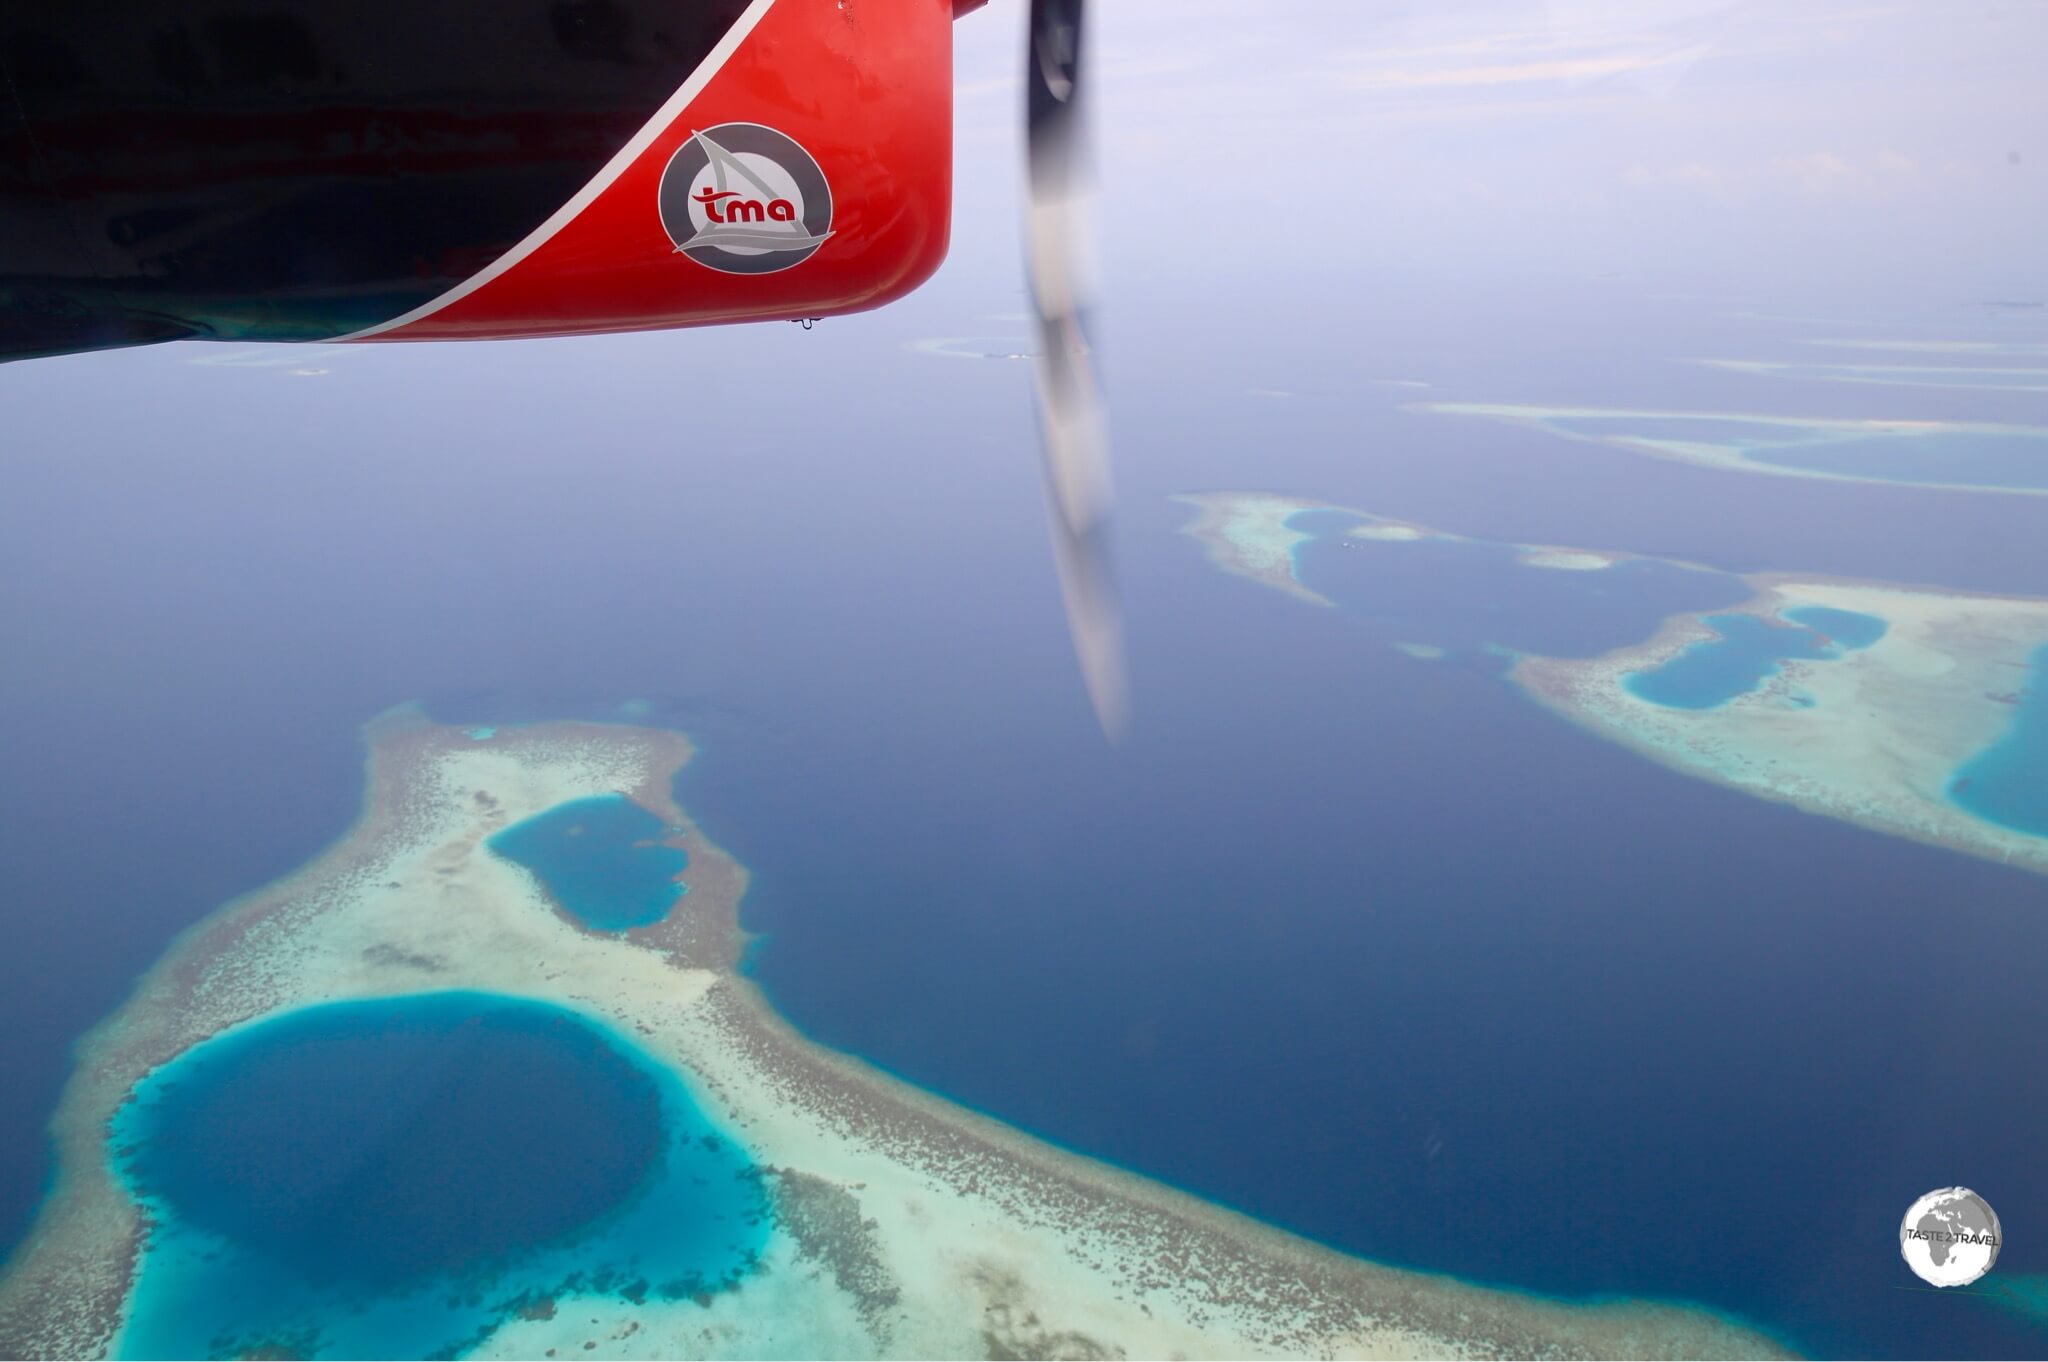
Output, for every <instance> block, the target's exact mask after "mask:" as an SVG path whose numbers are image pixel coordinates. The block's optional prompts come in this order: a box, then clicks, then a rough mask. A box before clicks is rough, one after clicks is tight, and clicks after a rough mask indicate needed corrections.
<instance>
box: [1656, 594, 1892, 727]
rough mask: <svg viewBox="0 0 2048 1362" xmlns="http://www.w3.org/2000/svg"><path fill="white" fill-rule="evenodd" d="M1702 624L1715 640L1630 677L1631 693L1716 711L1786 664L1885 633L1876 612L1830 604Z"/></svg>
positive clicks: (1714, 618) (1707, 619)
mask: <svg viewBox="0 0 2048 1362" xmlns="http://www.w3.org/2000/svg"><path fill="white" fill-rule="evenodd" d="M1701 622H1702V623H1704V624H1705V625H1706V626H1707V627H1708V628H1710V629H1712V630H1713V631H1714V633H1715V634H1716V635H1717V636H1718V637H1715V638H1711V639H1705V640H1703V641H1701V642H1699V643H1693V644H1688V645H1687V646H1686V647H1685V648H1684V649H1682V650H1681V651H1680V652H1679V653H1678V654H1677V655H1676V656H1674V657H1672V658H1670V659H1668V660H1666V661H1665V662H1664V663H1662V664H1661V665H1659V666H1656V667H1652V668H1651V669H1649V670H1648V671H1640V672H1630V673H1629V674H1628V675H1627V676H1626V677H1624V678H1623V680H1622V684H1623V685H1624V686H1625V687H1627V689H1628V692H1629V694H1631V695H1633V696H1635V697H1636V698H1637V699H1639V700H1648V701H1649V702H1650V703H1652V704H1656V705H1663V706H1664V707H1665V708H1667V709H1713V708H1714V707H1715V706H1717V705H1724V704H1726V703H1728V701H1730V700H1733V699H1734V698H1735V697H1737V696H1738V695H1747V694H1749V693H1750V692H1751V691H1754V690H1755V689H1756V688H1757V687H1758V686H1760V685H1762V684H1763V683H1764V682H1765V681H1767V680H1769V679H1770V678H1771V677H1773V676H1776V675H1777V674H1778V664H1779V663H1781V662H1790V661H1793V660H1795V659H1798V660H1805V661H1816V662H1818V661H1825V660H1827V659H1829V658H1837V657H1840V656H1842V654H1843V652H1844V650H1847V649H1855V648H1867V647H1869V646H1870V645H1871V644H1873V643H1875V642H1877V641H1878V640H1879V639H1880V638H1883V637H1884V633H1885V622H1884V621H1883V620H1881V619H1879V618H1877V617H1876V616H1875V615H1865V614H1862V613H1860V612H1858V611H1854V610H1836V609H1833V608H1831V607H1828V606H1799V607H1795V608H1793V609H1791V610H1787V611H1785V612H1783V614H1782V616H1781V617H1780V620H1778V621H1773V620H1767V619H1760V618H1758V617H1757V616H1755V615H1742V614H1719V615H1706V616H1702V618H1701Z"/></svg>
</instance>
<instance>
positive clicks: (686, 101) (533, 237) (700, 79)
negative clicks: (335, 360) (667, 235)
mask: <svg viewBox="0 0 2048 1362" xmlns="http://www.w3.org/2000/svg"><path fill="white" fill-rule="evenodd" d="M774 3H775V0H754V2H753V3H752V4H750V5H748V6H747V8H746V12H745V13H743V14H741V15H740V17H739V18H738V19H737V20H735V21H734V22H733V26H732V27H731V28H729V29H727V30H726V33H725V36H724V37H723V38H720V39H719V40H718V45H717V46H716V47H714V48H712V49H711V53H710V55H709V56H707V57H705V58H704V60H703V61H701V62H699V63H697V69H696V70H694V71H692V72H691V73H690V77H689V79H688V80H685V81H684V82H683V83H682V85H681V86H679V87H678V88H677V89H676V92H675V93H674V94H672V95H670V96H669V97H668V100H667V102H665V103H664V104H663V105H662V106H661V107H660V108H659V109H657V110H655V112H654V117H652V118H650V119H648V120H647V121H646V122H645V123H643V124H641V125H640V131H638V132H636V133H634V134H633V137H632V140H631V141H629V142H627V143H626V145H624V146H623V147H620V148H619V149H618V151H617V152H616V153H614V154H613V156H612V158H611V160H609V161H606V162H605V163H604V169H602V170H600V171H598V172H597V174H596V175H594V176H592V177H591V180H590V183H589V184H586V185H584V186H583V188H581V189H579V190H577V191H576V193H575V196H574V197H572V198H571V199H570V200H569V201H568V202H567V203H565V204H563V205H562V206H561V207H560V208H557V209H556V210H555V211H554V212H553V213H552V214H551V215H550V216H549V217H548V220H547V221H546V222H543V223H542V224H541V225H540V226H538V227H536V228H534V229H533V230H532V231H530V232H528V233H527V234H526V235H525V237H523V238H522V239H521V240H520V242H519V244H518V245H516V246H514V247H513V248H512V249H511V250H509V251H507V252H505V253H504V254H503V255H501V256H499V257H498V258H497V259H496V260H493V261H492V262H491V263H490V264H488V265H486V266H484V267H483V268H482V269H480V270H478V271H477V272H476V273H475V274H472V275H471V276H470V277H469V278H467V279H465V280H463V281H462V282H461V283H459V284H457V285H456V286H455V287H454V288H451V289H449V290H448V291H447V292H446V293H442V294H438V295H436V296H435V297H433V298H431V299H429V300H427V301H426V302H424V303H421V304H420V305H419V306H418V307H416V308H414V309H413V310H412V311H410V312H406V313H402V314H401V315H399V316H396V317H393V318H392V319H391V320H390V321H388V322H378V323H377V324H376V325H375V326H366V327H364V328H363V329H362V330H360V331H351V332H349V333H348V334H347V335H346V336H336V337H335V338H334V339H336V340H344V341H355V340H368V339H369V338H370V337H372V336H381V335H383V334H384V333H385V332H387V331H396V330H397V329H398V328H399V327H401V326H406V325H408V324H410V323H412V322H416V321H418V320H420V318H422V317H431V316H433V315H434V314H435V313H436V312H439V311H440V310H441V309H442V308H444V307H446V306H448V305H449V304H450V303H453V302H458V301H460V300H461V299H463V298H467V297H468V296H469V295H470V294H472V293H475V292H476V291H477V290H478V289H480V288H482V287H483V286H484V285H485V284H488V283H490V282H491V281H492V280H493V279H496V278H497V277H498V276H499V275H501V274H503V273H505V272H506V271H507V270H509V269H511V268H512V267H513V266H515V265H517V264H518V263H519V262H520V261H522V260H524V259H526V257H527V256H529V255H532V254H533V253H534V252H535V251H537V250H539V249H540V248H541V247H542V246H544V245H546V244H547V242H548V239H549V238H551V237H552V236H554V234H555V233H557V232H559V231H561V230H562V229H563V228H564V227H567V226H568V225H569V224H570V223H571V222H574V221H575V220H576V215H577V214H579V213H581V212H582V211H583V210H584V209H586V208H588V207H589V206H590V205H591V204H592V203H594V202H596V200H597V197H598V196H599V195H600V194H602V193H604V191H605V190H607V189H610V188H611V187H612V182H613V181H614V180H616V179H618V178H619V176H621V175H623V174H625V173H626V167H628V166H630V165H632V164H633V162H635V161H637V160H639V159H640V153H641V152H643V151H645V150H647V148H648V147H650V146H652V145H653V144H654V139H655V138H657V137H659V136H661V134H662V133H663V132H665V131H666V130H667V129H668V128H669V127H670V125H672V124H673V123H674V122H675V121H676V119H677V118H679V117H680V116H681V115H682V112H683V110H684V109H686V108H688V107H689V106H690V101H691V100H693V99H695V98H696V97H697V96H698V95H699V94H701V93H702V92H703V90H704V87H705V86H706V85H709V84H710V83H711V78H712V77H713V76H715V75H717V74H718V73H719V72H720V71H721V70H723V69H724V67H725V64H726V62H728V61H730V60H731V59H732V54H733V53H735V52H737V51H738V50H739V46H740V44H741V43H743V42H745V41H746V40H747V35H748V34H749V33H752V32H753V31H754V25H756V24H758V23H760V22H761V16H762V15H764V14H766V13H767V12H768V9H769V7H770V6H771V5H773V4H774Z"/></svg>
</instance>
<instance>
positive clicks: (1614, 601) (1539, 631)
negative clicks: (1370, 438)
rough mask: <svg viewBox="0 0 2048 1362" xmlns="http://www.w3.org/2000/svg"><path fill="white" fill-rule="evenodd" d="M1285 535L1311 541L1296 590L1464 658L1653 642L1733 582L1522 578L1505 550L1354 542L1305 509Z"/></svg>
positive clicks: (1569, 652) (1465, 544)
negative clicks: (1674, 619)
mask: <svg viewBox="0 0 2048 1362" xmlns="http://www.w3.org/2000/svg"><path fill="white" fill-rule="evenodd" d="M1288 523H1289V525H1290V526H1291V527H1292V528H1294V529H1297V530H1301V531H1304V532H1306V533H1310V534H1313V535H1315V536H1316V538H1314V539H1313V540H1310V541H1309V542H1308V543H1305V544H1302V545H1299V546H1298V547H1297V548H1296V549H1295V551H1294V563H1295V575H1296V577H1297V578H1298V579H1299V580H1300V581H1301V582H1302V584H1303V585H1305V586H1307V587H1309V588H1310V589H1311V590H1314V591H1318V592H1320V593H1322V594H1323V595H1324V596H1325V597H1327V598H1328V599H1330V600H1333V601H1336V602H1337V603H1338V604H1339V605H1341V606H1343V607H1345V608H1346V609H1347V610H1350V611H1353V612H1357V613H1360V614H1364V615H1366V616H1368V617H1370V618H1371V620H1372V621H1373V623H1374V625H1375V627H1377V628H1381V629H1385V630H1387V631H1390V632H1391V633H1392V634H1393V635H1394V636H1395V637H1396V638H1399V639H1401V640H1404V641H1407V642H1413V643H1428V644H1433V645H1435V646H1437V647H1439V648H1444V649H1446V650H1449V651H1453V652H1457V653H1459V654H1461V655H1462V656H1461V660H1471V659H1472V657H1473V655H1475V654H1477V653H1479V652H1481V651H1482V650H1486V649H1489V648H1491V649H1507V650H1510V651H1514V652H1533V653H1542V654H1544V655H1546V656H1550V657H1595V656H1598V655H1599V654H1601V653H1604V652H1608V651H1610V650H1611V649H1614V648H1619V647H1622V646H1624V645H1626V644H1630V643H1637V642H1640V641H1641V640H1643V639H1645V638H1647V637H1648V636H1649V635H1650V634H1652V633H1654V632H1656V629H1657V626H1658V625H1659V624H1661V623H1662V622H1663V621H1664V619H1665V617H1666V616H1669V615H1674V614H1678V613H1680V612H1686V611H1695V610H1704V609H1708V608H1710V607H1713V606H1717V605H1733V604H1734V603H1736V602H1737V601H1742V600H1747V599H1748V598H1749V597H1750V596H1751V595H1753V594H1754V593H1753V592H1752V591H1751V589H1750V588H1749V586H1748V584H1747V583H1745V582H1743V581H1742V579H1741V578H1739V577H1736V576H1733V575H1731V574H1729V573H1725V572H1712V571H1699V570H1696V569H1692V568H1685V567H1679V566H1676V565H1674V564H1672V563H1667V562H1661V561H1659V560H1657V559H1654V558H1632V559H1626V560H1624V561H1622V562H1618V563H1616V564H1614V565H1613V566H1611V567H1607V568H1602V569H1599V570H1597V571H1580V570H1573V569H1564V568H1530V567H1525V566H1523V565H1522V563H1521V562H1520V561H1519V560H1520V558H1521V557H1522V556H1523V554H1524V553H1525V552H1526V551H1525V550H1524V549H1522V548H1520V547H1518V546H1517V545H1515V544H1512V543H1489V542H1483V541H1473V540H1458V539H1451V538H1447V537H1446V538H1435V537H1432V538H1425V539H1419V540H1380V539H1359V538H1353V537H1351V536H1349V535H1346V534H1345V533H1344V530H1345V529H1347V528H1349V526H1351V525H1352V524H1355V523H1357V517H1355V516H1351V515H1347V514H1345V513H1344V512H1341V511H1322V510H1318V511H1306V512H1301V513H1298V514H1296V515H1294V516H1292V517H1290V518H1289V521H1288Z"/></svg>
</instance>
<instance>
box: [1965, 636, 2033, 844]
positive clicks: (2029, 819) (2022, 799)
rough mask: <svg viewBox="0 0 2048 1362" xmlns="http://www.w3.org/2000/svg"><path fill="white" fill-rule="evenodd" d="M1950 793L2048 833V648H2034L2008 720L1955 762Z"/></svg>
mask: <svg viewBox="0 0 2048 1362" xmlns="http://www.w3.org/2000/svg"><path fill="white" fill-rule="evenodd" d="M1949 798H1951V799H1953V800H1954V801H1955V802H1956V803H1957V804H1958V805H1960V806H1961V807H1962V808H1963V809H1965V810H1967V811H1968V812H1970V813H1972V814H1975V815H1976V816H1977V817H1979V818H1983V819H1987V820H1989V821H1990V822H1993V823H1997V824H1998V825H2000V826H2001V827H2008V828H2012V829H2014V830H2015V831H2018V832H2027V833H2033V834H2034V835H2036V836H2039V837H2048V648H2041V649H2039V650H2037V651H2036V652H2035V653H2034V656H2033V659H2032V665H2031V667H2030V669H2029V670H2028V673H2027V680H2026V684H2025V685H2024V686H2023V687H2022V688H2021V690H2020V692H2019V696H2018V703H2017V704H2016V705H2015V706H2014V708H2013V716H2012V725H2011V726H2010V727H2009V728H2007V729H2006V731H2005V734H2004V736H2003V737H2001V738H2000V739H1999V740H1998V741H1997V742H1995V743H1993V744H1992V745H1991V746H1989V747H1987V748H1985V749H1984V750H1983V751H1981V752H1979V753H1977V754H1976V755H1975V756H1973V757H1971V758H1970V759H1969V760H1968V761H1966V762H1964V763H1963V764H1962V765H1961V766H1959V767H1957V768H1956V774H1955V779H1954V780H1953V781H1951V782H1950V784H1949Z"/></svg>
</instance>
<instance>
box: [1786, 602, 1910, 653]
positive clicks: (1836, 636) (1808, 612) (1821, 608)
mask: <svg viewBox="0 0 2048 1362" xmlns="http://www.w3.org/2000/svg"><path fill="white" fill-rule="evenodd" d="M1778 615H1779V617H1780V618H1781V619H1788V620H1791V621H1792V622H1793V623H1794V624H1803V625H1805V626H1806V627H1807V628H1809V629H1811V630H1813V631H1814V632H1815V633H1817V634H1822V635H1824V636H1826V638H1827V640H1828V641H1829V642H1830V643H1833V644H1834V645H1835V646H1836V647H1838V648H1868V647H1869V646H1870V645H1871V644H1873V643H1875V642H1877V641H1878V640H1879V639H1881V638H1883V637H1884V635H1885V631H1886V630H1887V629H1889V628H1890V627H1891V626H1890V625H1888V624H1886V623H1885V622H1884V621H1883V620H1882V619H1879V618H1878V617H1877V616H1876V615H1866V614H1864V613H1863V612H1862V611H1860V610H1839V609H1837V608H1835V607H1834V606H1832V605H1795V606H1793V607H1792V608H1791V609H1790V610H1781V611H1779V612H1778Z"/></svg>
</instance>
